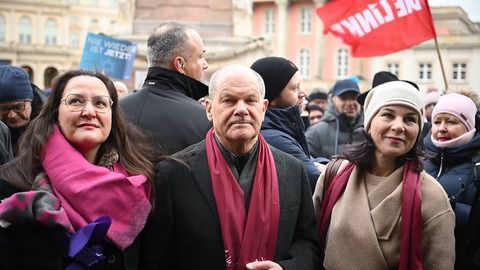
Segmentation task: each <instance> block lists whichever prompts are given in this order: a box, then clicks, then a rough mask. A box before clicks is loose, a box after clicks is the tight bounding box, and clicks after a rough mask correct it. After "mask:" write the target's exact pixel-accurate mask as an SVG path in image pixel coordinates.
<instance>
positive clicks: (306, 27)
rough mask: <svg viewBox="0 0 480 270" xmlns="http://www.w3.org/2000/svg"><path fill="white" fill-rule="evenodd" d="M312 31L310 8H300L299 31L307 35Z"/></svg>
mask: <svg viewBox="0 0 480 270" xmlns="http://www.w3.org/2000/svg"><path fill="white" fill-rule="evenodd" d="M311 32H312V9H310V8H302V9H300V33H301V34H304V35H308V34H310V33H311Z"/></svg>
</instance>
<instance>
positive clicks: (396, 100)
mask: <svg viewBox="0 0 480 270" xmlns="http://www.w3.org/2000/svg"><path fill="white" fill-rule="evenodd" d="M387 105H404V106H407V107H409V108H411V109H413V110H414V111H416V112H417V113H418V115H419V116H420V131H421V130H422V128H423V108H424V106H423V99H422V96H421V94H420V91H418V89H417V88H415V87H414V86H413V85H411V84H410V83H407V82H404V81H391V82H387V83H383V84H380V85H379V86H377V87H375V88H373V89H372V90H370V92H369V93H368V95H367V98H366V99H365V104H364V105H363V110H364V122H363V123H364V126H365V130H366V131H368V130H369V128H370V123H371V122H372V119H373V117H374V116H375V115H376V114H377V112H378V111H379V110H380V109H381V108H382V107H385V106H387Z"/></svg>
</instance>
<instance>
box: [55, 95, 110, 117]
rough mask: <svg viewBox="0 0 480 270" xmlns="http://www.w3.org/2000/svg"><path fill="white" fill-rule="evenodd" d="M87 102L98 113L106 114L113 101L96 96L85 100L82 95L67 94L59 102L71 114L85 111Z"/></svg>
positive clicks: (106, 97)
mask: <svg viewBox="0 0 480 270" xmlns="http://www.w3.org/2000/svg"><path fill="white" fill-rule="evenodd" d="M87 101H90V102H91V103H92V105H93V108H94V109H95V111H96V112H98V113H106V112H109V111H110V110H111V109H112V105H113V101H112V99H111V98H110V97H108V96H96V97H94V98H92V99H86V98H84V97H83V96H82V95H78V94H68V95H67V97H66V98H64V99H62V100H61V102H65V105H66V106H67V109H68V110H70V111H71V112H81V111H83V110H84V109H85V106H86V105H87Z"/></svg>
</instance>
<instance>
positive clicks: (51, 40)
mask: <svg viewBox="0 0 480 270" xmlns="http://www.w3.org/2000/svg"><path fill="white" fill-rule="evenodd" d="M45 45H57V23H56V22H55V20H53V19H48V20H47V21H46V22H45Z"/></svg>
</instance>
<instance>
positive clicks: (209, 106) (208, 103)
mask: <svg viewBox="0 0 480 270" xmlns="http://www.w3.org/2000/svg"><path fill="white" fill-rule="evenodd" d="M205 112H206V114H207V118H208V121H210V122H211V121H212V119H213V116H212V100H211V99H210V98H209V97H206V98H205Z"/></svg>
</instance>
